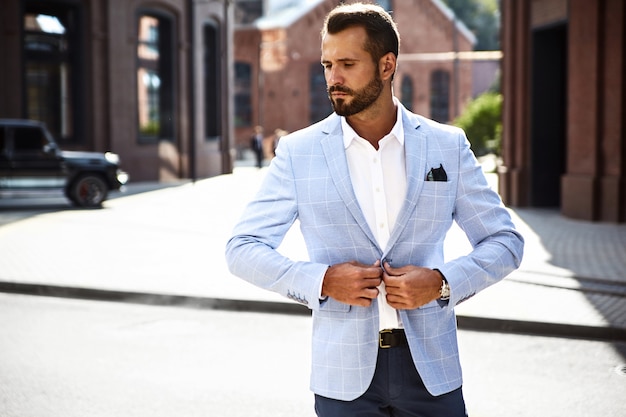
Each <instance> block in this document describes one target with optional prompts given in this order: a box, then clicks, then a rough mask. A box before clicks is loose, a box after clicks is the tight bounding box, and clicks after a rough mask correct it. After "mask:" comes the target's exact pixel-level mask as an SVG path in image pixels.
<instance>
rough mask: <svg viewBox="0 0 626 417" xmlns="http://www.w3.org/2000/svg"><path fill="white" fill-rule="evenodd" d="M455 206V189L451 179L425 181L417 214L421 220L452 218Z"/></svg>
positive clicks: (418, 202)
mask: <svg viewBox="0 0 626 417" xmlns="http://www.w3.org/2000/svg"><path fill="white" fill-rule="evenodd" d="M453 207H454V189H453V187H452V182H450V181H445V182H444V181H424V185H423V186H422V190H421V192H420V195H419V198H418V201H417V206H416V216H417V218H418V219H419V220H441V219H450V218H451V216H452V211H453Z"/></svg>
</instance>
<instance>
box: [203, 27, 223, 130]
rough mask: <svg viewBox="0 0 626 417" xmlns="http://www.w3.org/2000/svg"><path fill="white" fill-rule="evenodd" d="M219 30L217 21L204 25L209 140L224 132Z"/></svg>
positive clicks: (205, 89) (205, 86) (205, 112)
mask: <svg viewBox="0 0 626 417" xmlns="http://www.w3.org/2000/svg"><path fill="white" fill-rule="evenodd" d="M219 29H220V27H219V24H218V23H217V22H216V21H213V20H211V21H209V22H207V23H205V24H204V122H205V134H204V137H205V139H207V140H209V139H217V138H219V137H220V136H221V130H222V104H221V103H222V91H221V86H222V82H221V73H222V72H221V71H220V63H221V60H220V58H219V51H220V30H219Z"/></svg>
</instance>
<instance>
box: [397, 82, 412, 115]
mask: <svg viewBox="0 0 626 417" xmlns="http://www.w3.org/2000/svg"><path fill="white" fill-rule="evenodd" d="M400 92H401V94H402V99H401V103H402V105H403V106H404V107H406V108H407V109H408V110H413V80H411V77H409V76H408V75H405V76H404V77H402V85H401V86H400Z"/></svg>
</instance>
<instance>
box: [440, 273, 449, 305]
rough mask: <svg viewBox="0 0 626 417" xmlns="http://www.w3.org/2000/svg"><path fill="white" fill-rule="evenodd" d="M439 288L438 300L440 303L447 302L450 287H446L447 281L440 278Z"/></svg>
mask: <svg viewBox="0 0 626 417" xmlns="http://www.w3.org/2000/svg"><path fill="white" fill-rule="evenodd" d="M441 280H442V281H441V288H440V289H439V299H440V300H442V301H447V300H449V299H450V285H448V281H446V279H445V278H444V277H443V274H442V276H441Z"/></svg>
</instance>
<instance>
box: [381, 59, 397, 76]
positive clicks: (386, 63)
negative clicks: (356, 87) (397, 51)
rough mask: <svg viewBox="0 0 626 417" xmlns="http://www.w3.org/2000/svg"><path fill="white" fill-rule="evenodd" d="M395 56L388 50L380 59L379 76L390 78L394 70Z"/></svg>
mask: <svg viewBox="0 0 626 417" xmlns="http://www.w3.org/2000/svg"><path fill="white" fill-rule="evenodd" d="M396 64H397V61H396V56H395V55H394V54H393V53H391V52H389V53H387V54H385V55H384V56H383V57H382V58H381V59H380V69H381V74H382V75H381V78H382V79H383V80H386V79H387V78H391V77H392V76H393V74H394V73H395V72H396Z"/></svg>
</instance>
